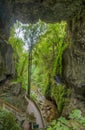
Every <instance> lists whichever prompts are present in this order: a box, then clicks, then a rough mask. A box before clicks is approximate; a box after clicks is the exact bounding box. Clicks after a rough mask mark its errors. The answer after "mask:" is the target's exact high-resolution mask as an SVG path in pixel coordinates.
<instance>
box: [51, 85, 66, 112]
mask: <svg viewBox="0 0 85 130" xmlns="http://www.w3.org/2000/svg"><path fill="white" fill-rule="evenodd" d="M66 94H67V91H66V89H65V86H64V85H56V83H55V84H54V85H53V87H52V90H51V97H52V99H54V100H55V102H56V104H57V108H58V112H59V114H61V113H62V110H63V107H64V104H65V101H66V100H65V96H66Z"/></svg>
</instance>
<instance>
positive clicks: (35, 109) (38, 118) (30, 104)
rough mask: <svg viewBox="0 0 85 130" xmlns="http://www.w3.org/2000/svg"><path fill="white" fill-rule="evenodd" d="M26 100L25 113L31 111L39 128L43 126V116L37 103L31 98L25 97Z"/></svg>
mask: <svg viewBox="0 0 85 130" xmlns="http://www.w3.org/2000/svg"><path fill="white" fill-rule="evenodd" d="M26 100H27V102H28V106H27V113H29V114H31V113H33V114H34V117H35V118H36V123H37V124H38V125H39V128H43V127H44V123H43V118H42V115H41V112H40V110H39V109H38V107H37V105H36V104H35V103H34V102H33V101H32V100H29V99H28V98H27V97H26Z"/></svg>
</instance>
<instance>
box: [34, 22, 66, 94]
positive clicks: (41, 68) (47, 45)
mask: <svg viewBox="0 0 85 130" xmlns="http://www.w3.org/2000/svg"><path fill="white" fill-rule="evenodd" d="M66 37H67V34H66V23H65V22H61V23H55V24H48V25H47V31H46V33H45V34H44V35H43V36H42V37H41V38H40V41H39V42H38V44H36V45H35V48H34V49H33V69H34V68H35V69H36V68H37V69H36V74H34V73H33V75H32V81H33V82H34V83H35V84H36V85H39V84H40V86H42V88H43V89H44V92H45V95H46V96H48V95H50V94H51V92H50V88H51V87H52V85H53V84H52V82H53V80H54V76H55V75H57V74H59V75H61V76H62V56H63V53H64V51H65V49H66V48H67V47H68V40H67V38H66Z"/></svg>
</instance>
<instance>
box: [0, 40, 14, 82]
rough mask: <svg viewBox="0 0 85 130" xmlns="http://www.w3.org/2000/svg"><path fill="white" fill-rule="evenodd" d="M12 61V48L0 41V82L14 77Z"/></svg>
mask: <svg viewBox="0 0 85 130" xmlns="http://www.w3.org/2000/svg"><path fill="white" fill-rule="evenodd" d="M14 73H15V69H14V59H13V49H12V47H11V46H10V45H9V44H7V43H5V41H4V40H2V39H0V82H3V81H5V80H6V79H8V78H12V77H13V76H14Z"/></svg>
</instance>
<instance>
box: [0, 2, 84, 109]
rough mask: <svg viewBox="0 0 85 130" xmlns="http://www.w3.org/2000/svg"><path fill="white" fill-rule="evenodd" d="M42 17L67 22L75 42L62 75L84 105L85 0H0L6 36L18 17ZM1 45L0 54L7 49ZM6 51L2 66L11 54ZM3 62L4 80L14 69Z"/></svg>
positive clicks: (0, 20) (0, 28)
mask: <svg viewBox="0 0 85 130" xmlns="http://www.w3.org/2000/svg"><path fill="white" fill-rule="evenodd" d="M39 18H40V19H41V20H43V21H45V22H51V23H53V22H59V21H61V20H66V21H67V23H68V27H69V32H70V36H71V41H72V44H71V45H70V47H69V49H68V50H67V51H66V52H65V54H64V59H63V63H64V64H63V78H64V80H65V81H66V84H67V85H68V87H70V88H72V89H73V93H74V95H75V96H74V99H77V96H78V95H80V97H79V102H81V104H82V103H83V102H82V101H81V97H83V98H84V99H85V0H74V1H73V0H0V32H1V33H2V34H5V36H6V37H8V35H9V28H10V27H11V26H12V25H13V23H15V21H16V20H20V21H22V22H23V23H26V22H35V21H37V20H38V19H39ZM6 46H7V45H6ZM1 47H2V44H1V42H0V53H2V52H4V51H3V50H2V49H1ZM5 49H6V48H5V47H4V50H5ZM7 50H8V52H9V51H10V49H6V52H7ZM6 52H4V54H3V55H4V57H2V54H0V59H2V60H1V61H2V62H1V61H0V62H1V63H0V64H1V66H2V65H3V64H2V63H3V60H4V58H5V59H6V58H7V57H8V54H9V53H6ZM6 54H7V55H6ZM10 58H11V57H10ZM11 59H12V58H11ZM8 61H9V60H8ZM10 62H11V60H10ZM4 63H5V68H6V70H3V69H0V70H1V72H0V75H1V76H0V77H1V79H4V77H6V74H7V75H8V74H10V73H12V72H13V71H12V66H10V65H9V64H7V63H8V62H7V61H6V60H4ZM11 63H12V62H11ZM2 68H3V67H2ZM10 69H11V70H10ZM4 73H5V74H4ZM76 104H77V102H76ZM80 106H81V107H82V105H80ZM81 107H80V108H81ZM83 108H84V107H83ZM84 111H85V110H84Z"/></svg>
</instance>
